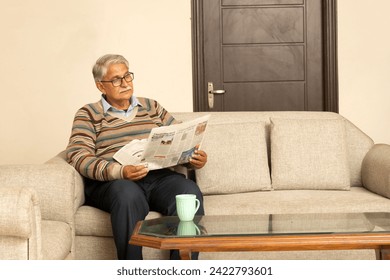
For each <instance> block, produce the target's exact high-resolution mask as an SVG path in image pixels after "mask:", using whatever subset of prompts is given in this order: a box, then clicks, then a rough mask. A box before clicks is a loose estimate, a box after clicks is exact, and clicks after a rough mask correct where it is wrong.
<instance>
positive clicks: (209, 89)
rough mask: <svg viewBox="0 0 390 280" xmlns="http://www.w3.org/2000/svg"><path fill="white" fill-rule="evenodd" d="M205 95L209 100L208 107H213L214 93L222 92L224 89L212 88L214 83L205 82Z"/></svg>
mask: <svg viewBox="0 0 390 280" xmlns="http://www.w3.org/2000/svg"><path fill="white" fill-rule="evenodd" d="M207 92H208V94H207V96H208V100H209V108H210V109H213V108H214V94H224V93H225V92H226V91H225V90H223V89H217V90H214V84H213V83H212V82H208V83H207Z"/></svg>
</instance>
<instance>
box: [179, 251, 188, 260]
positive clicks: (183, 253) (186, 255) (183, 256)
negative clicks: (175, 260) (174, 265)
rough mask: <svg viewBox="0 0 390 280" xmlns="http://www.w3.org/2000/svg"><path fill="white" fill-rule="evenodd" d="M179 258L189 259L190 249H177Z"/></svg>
mask: <svg viewBox="0 0 390 280" xmlns="http://www.w3.org/2000/svg"><path fill="white" fill-rule="evenodd" d="M179 253H180V259H182V260H190V259H191V251H190V250H179Z"/></svg>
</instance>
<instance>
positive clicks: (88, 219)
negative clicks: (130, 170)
mask: <svg viewBox="0 0 390 280" xmlns="http://www.w3.org/2000/svg"><path fill="white" fill-rule="evenodd" d="M204 114H207V113H175V114H174V115H175V117H176V118H177V119H181V120H183V121H185V120H189V119H192V118H195V117H197V116H200V115H204ZM203 149H204V150H206V151H207V153H208V155H209V161H208V163H207V165H206V166H205V167H204V168H203V169H200V170H196V171H195V175H196V180H197V183H198V184H199V186H200V188H201V190H202V192H203V194H204V206H205V211H206V215H241V214H256V213H258V214H278V213H284V214H289V213H327V212H334V213H344V212H345V213H348V212H379V211H382V212H383V211H385V212H390V199H389V198H390V146H389V145H385V144H376V145H374V143H373V141H372V139H370V138H369V137H368V136H367V135H366V134H364V133H363V132H362V131H361V130H359V129H358V128H357V127H356V126H355V125H353V124H352V123H351V122H350V121H348V120H346V119H344V118H343V117H342V116H340V115H338V114H335V113H327V112H226V113H222V112H213V113H211V118H210V122H209V125H208V127H207V132H206V136H205V140H204V143H203ZM83 202H84V194H83V182H82V178H81V177H80V176H79V174H78V173H77V172H76V171H75V170H74V169H73V168H72V167H71V166H69V165H68V164H67V163H66V161H65V158H64V153H61V154H59V155H58V156H56V157H54V158H53V159H51V160H50V161H49V162H47V163H45V164H41V165H16V166H1V167H0V258H2V259H39V258H43V259H66V258H68V259H73V258H74V259H115V258H116V251H115V246H114V242H113V238H112V231H111V225H110V217H109V214H107V213H105V212H103V211H100V210H98V209H95V208H92V207H89V206H83ZM158 216H160V214H159V213H155V212H151V213H149V215H148V217H147V218H148V219H149V218H154V217H158ZM167 256H168V252H164V251H158V250H154V249H149V248H144V257H145V259H160V258H167ZM200 258H201V259H374V258H375V252H374V250H355V251H303V252H232V253H228V252H223V253H201V254H200Z"/></svg>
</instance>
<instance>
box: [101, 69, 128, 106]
mask: <svg viewBox="0 0 390 280" xmlns="http://www.w3.org/2000/svg"><path fill="white" fill-rule="evenodd" d="M128 72H129V69H128V68H127V67H126V65H125V64H112V65H110V66H109V67H108V69H107V73H106V75H105V76H104V77H103V79H102V80H103V81H112V80H114V79H117V78H122V77H123V76H125V75H126V74H127V73H128ZM96 86H97V88H98V89H99V90H100V91H101V92H102V93H103V94H105V95H106V99H107V102H108V103H110V105H112V106H114V107H115V108H117V109H127V108H128V107H129V105H130V98H131V96H132V95H133V81H131V82H126V80H125V79H122V81H121V84H120V85H119V86H117V87H115V86H114V85H113V84H112V83H111V82H97V83H96Z"/></svg>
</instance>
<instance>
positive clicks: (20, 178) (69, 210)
mask: <svg viewBox="0 0 390 280" xmlns="http://www.w3.org/2000/svg"><path fill="white" fill-rule="evenodd" d="M76 173H77V172H76V171H75V170H74V169H73V167H71V166H70V165H69V164H20V165H2V166H0V188H2V187H5V188H9V187H11V188H12V187H16V186H20V187H26V188H32V189H34V190H35V191H36V192H37V195H38V197H39V201H40V209H41V214H42V219H44V220H52V221H61V222H65V223H68V224H70V225H71V226H72V228H73V224H74V213H75V209H77V208H78V205H77V206H76V205H75V204H77V203H80V202H79V201H77V198H76V192H77V191H76V186H77V178H78V177H77V176H78V174H76ZM76 201H77V202H76Z"/></svg>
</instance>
